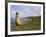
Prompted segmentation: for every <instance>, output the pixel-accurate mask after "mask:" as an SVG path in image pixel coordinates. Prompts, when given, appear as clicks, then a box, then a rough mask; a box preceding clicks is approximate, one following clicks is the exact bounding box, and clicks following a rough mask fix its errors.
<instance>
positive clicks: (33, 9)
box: [10, 5, 41, 18]
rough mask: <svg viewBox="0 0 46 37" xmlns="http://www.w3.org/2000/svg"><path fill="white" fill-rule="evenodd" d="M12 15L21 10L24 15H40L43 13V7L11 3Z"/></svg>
mask: <svg viewBox="0 0 46 37" xmlns="http://www.w3.org/2000/svg"><path fill="white" fill-rule="evenodd" d="M10 11H11V17H12V18H14V17H15V13H16V12H19V13H20V14H21V15H22V16H21V17H27V16H40V15H41V7H40V6H20V5H11V8H10Z"/></svg>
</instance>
